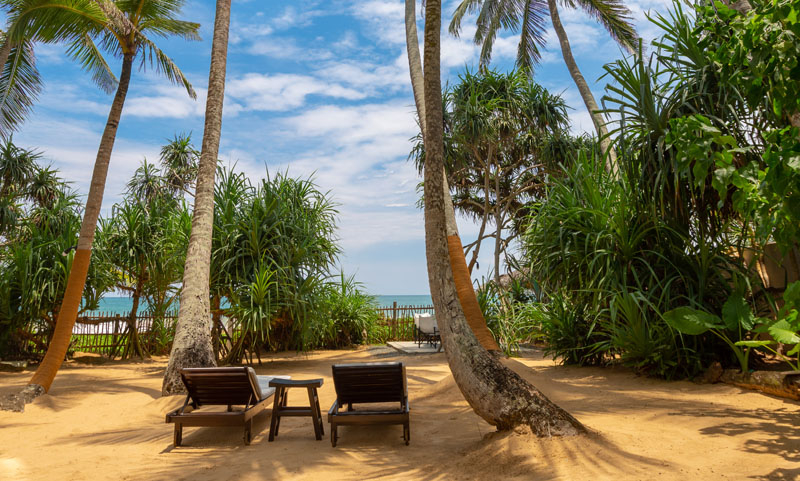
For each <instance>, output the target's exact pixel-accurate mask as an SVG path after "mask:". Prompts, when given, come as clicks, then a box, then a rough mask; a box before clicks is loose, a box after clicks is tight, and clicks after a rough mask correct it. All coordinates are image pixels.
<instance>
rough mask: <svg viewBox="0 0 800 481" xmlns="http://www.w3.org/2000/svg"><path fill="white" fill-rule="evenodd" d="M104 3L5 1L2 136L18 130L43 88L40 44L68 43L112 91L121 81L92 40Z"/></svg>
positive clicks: (0, 52) (0, 58) (0, 57)
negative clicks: (37, 50)
mask: <svg viewBox="0 0 800 481" xmlns="http://www.w3.org/2000/svg"><path fill="white" fill-rule="evenodd" d="M101 1H102V0H0V8H2V9H3V10H4V11H5V13H6V20H7V25H6V29H5V31H2V30H0V34H1V35H0V38H1V39H2V43H0V66H2V67H0V136H8V135H10V133H11V132H12V131H14V130H16V129H17V128H18V127H19V126H20V125H21V124H22V122H23V121H24V120H25V118H26V117H27V115H28V114H29V113H30V110H31V108H32V107H33V104H34V103H35V101H36V99H37V97H38V95H39V92H40V91H41V87H42V80H41V77H40V75H39V70H38V69H37V68H36V57H35V52H34V45H35V43H36V42H45V43H66V44H67V45H68V52H69V54H70V55H71V56H72V57H73V58H75V59H76V60H78V61H79V62H80V63H81V64H82V66H83V67H84V68H85V69H87V70H89V71H91V73H92V77H93V78H94V80H95V82H96V83H97V84H98V86H99V87H100V88H102V89H103V90H104V91H105V92H107V93H111V92H113V91H114V89H115V88H116V87H117V79H116V77H115V76H114V74H113V73H112V72H111V70H110V69H109V68H108V65H106V64H105V62H103V61H101V59H102V57H100V56H99V55H96V46H95V45H94V43H93V42H92V40H91V37H90V36H89V35H90V34H91V33H92V32H97V31H98V29H102V28H103V25H104V23H105V15H104V14H103V9H102V8H101V5H100V2H101Z"/></svg>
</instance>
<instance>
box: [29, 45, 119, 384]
mask: <svg viewBox="0 0 800 481" xmlns="http://www.w3.org/2000/svg"><path fill="white" fill-rule="evenodd" d="M132 70H133V55H132V54H125V55H124V56H123V58H122V72H121V74H120V77H119V85H118V86H117V93H116V94H115V95H114V101H113V102H112V103H111V111H110V112H109V113H108V120H107V121H106V127H105V129H104V130H103V136H102V138H101V139H100V148H99V149H98V150H97V158H96V159H95V162H94V171H93V172H92V183H91V185H90V186H89V196H88V197H87V198H86V209H85V211H84V213H83V221H82V223H81V230H80V236H79V237H78V248H77V250H76V251H75V257H74V258H73V260H72V268H71V269H70V271H69V277H68V278H67V288H66V291H65V292H64V300H63V302H62V304H61V309H59V312H58V321H57V322H56V329H55V332H54V333H53V339H52V340H51V341H50V345H49V346H48V348H47V353H45V356H44V359H43V360H42V363H41V364H39V368H38V369H37V370H36V373H34V375H33V377H32V378H31V380H30V382H29V383H28V387H27V388H26V391H27V393H29V394H35V395H40V394H44V393H45V392H47V391H49V390H50V385H51V384H52V383H53V379H55V377H56V373H57V372H58V369H59V368H60V367H61V363H62V362H63V361H64V356H66V354H67V348H68V347H69V341H70V338H71V337H72V328H73V326H74V325H75V320H76V319H77V317H78V310H79V309H80V305H81V299H82V298H83V288H84V286H85V285H86V274H87V273H88V272H89V262H90V260H91V257H92V243H93V242H94V233H95V230H96V228H97V218H98V217H99V216H100V208H101V207H102V205H103V191H104V190H105V186H106V176H107V174H108V164H109V162H110V161H111V151H112V150H113V149H114V140H115V139H116V137H117V127H118V126H119V119H120V117H121V116H122V107H123V105H124V104H125V97H126V96H127V95H128V85H129V84H130V81H131V72H132ZM34 397H35V396H34Z"/></svg>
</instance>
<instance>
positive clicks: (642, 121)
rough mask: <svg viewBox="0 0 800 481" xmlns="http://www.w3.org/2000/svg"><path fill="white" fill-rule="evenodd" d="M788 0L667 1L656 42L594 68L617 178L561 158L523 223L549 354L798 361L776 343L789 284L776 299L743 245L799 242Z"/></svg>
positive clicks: (691, 368) (684, 371) (570, 358)
mask: <svg viewBox="0 0 800 481" xmlns="http://www.w3.org/2000/svg"><path fill="white" fill-rule="evenodd" d="M798 5H799V4H798V2H797V1H792V0H786V1H782V2H780V1H779V2H765V3H760V2H753V6H754V9H753V10H752V11H750V12H748V13H746V14H742V13H739V12H737V11H734V10H732V9H730V8H728V7H726V6H725V5H723V4H721V3H719V2H716V3H715V4H714V6H708V7H705V6H700V7H697V8H696V9H694V10H693V11H690V12H687V11H685V10H684V7H683V6H682V5H681V4H679V3H675V5H674V7H673V9H672V11H671V12H670V13H669V14H667V15H656V16H654V17H653V18H652V21H653V22H654V23H655V24H656V25H657V26H659V27H660V28H661V29H662V30H663V32H664V33H663V36H662V38H661V40H660V41H658V42H656V46H657V49H656V50H655V51H653V52H652V53H651V54H650V55H649V56H646V55H643V53H642V50H640V53H639V55H636V56H633V57H630V58H625V59H622V60H620V61H618V62H615V63H613V64H609V65H607V66H606V71H607V78H608V79H609V80H611V84H610V85H609V86H608V90H607V94H606V96H605V97H604V98H603V102H604V104H605V105H606V111H607V113H612V114H615V115H616V117H617V118H619V122H618V123H617V125H616V128H615V130H614V131H613V133H614V134H615V135H616V138H615V143H616V149H617V152H618V154H619V160H620V164H619V165H620V167H621V176H620V178H617V177H616V176H609V175H607V174H606V173H605V172H604V170H603V169H602V168H599V167H598V165H599V164H600V163H601V162H600V160H599V159H598V158H597V157H596V156H594V155H590V154H587V155H583V156H581V158H580V160H579V161H578V162H576V163H575V164H574V165H572V166H565V174H566V175H565V176H562V177H554V178H553V182H552V184H551V185H549V186H548V193H547V196H546V199H545V201H544V202H542V204H541V208H540V209H539V210H538V211H537V212H536V214H535V216H534V217H533V219H532V224H531V227H530V229H529V231H528V233H527V234H526V237H525V247H526V252H527V259H528V262H529V265H530V267H531V272H532V274H533V275H534V276H535V278H536V279H537V280H538V281H539V283H540V285H541V286H542V288H543V298H542V300H543V301H544V302H543V304H542V309H541V310H542V312H543V316H542V317H541V321H540V327H539V330H540V332H541V336H542V338H543V340H544V341H545V342H546V343H547V345H548V348H549V349H550V351H551V352H552V353H553V354H554V355H555V356H556V357H558V358H560V359H562V360H563V361H565V362H575V363H604V362H613V361H617V360H618V361H621V362H623V363H625V364H627V365H630V366H632V367H635V368H637V369H639V370H641V371H643V372H648V373H653V374H658V375H662V376H674V375H691V374H694V373H696V372H698V371H699V370H700V369H702V368H703V367H704V366H707V365H708V364H709V363H710V362H711V361H712V360H720V361H722V362H723V364H729V365H730V364H732V365H735V366H738V367H739V368H741V369H742V370H747V369H749V367H751V366H752V365H753V363H754V362H756V363H757V362H758V361H759V359H761V358H763V357H764V355H765V351H767V352H768V351H770V350H771V351H772V353H773V354H775V355H778V357H779V358H780V359H784V360H787V361H789V363H790V365H791V366H792V367H795V366H796V360H795V361H792V360H791V359H790V358H792V356H795V355H796V354H797V352H798V349H791V350H786V354H785V355H784V353H783V352H782V351H781V350H780V348H779V346H778V345H777V344H776V342H781V343H785V344H789V345H793V344H796V341H797V340H798V339H800V338H798V337H797V327H798V326H797V325H796V321H795V319H796V312H797V311H796V310H795V307H794V306H795V304H794V300H793V299H794V292H795V291H796V289H797V287H796V285H790V286H789V288H787V290H786V294H785V295H784V297H785V298H784V299H783V300H784V302H785V305H784V307H783V308H781V309H778V308H777V306H776V302H775V300H774V299H773V298H772V296H771V295H770V294H769V293H768V292H767V291H765V290H764V289H763V287H762V285H761V279H760V278H759V277H758V276H757V275H756V274H755V271H754V270H752V263H748V261H747V259H753V258H754V257H758V255H759V253H760V252H762V251H763V249H764V246H765V245H766V244H767V243H770V242H777V244H778V246H779V247H780V248H781V251H782V252H783V253H788V252H789V251H791V250H793V249H794V250H796V248H797V226H798V225H800V223H798V217H797V215H796V214H797V212H795V210H796V206H797V205H800V204H798V202H797V195H798V193H800V183H798V179H800V177H798V175H797V174H798V172H799V171H800V170H798V168H797V167H798V166H797V165H795V164H796V163H797V162H796V159H797V158H798V153H800V148H798V131H797V129H796V128H795V126H793V125H792V122H793V120H794V119H793V114H794V113H796V112H797V105H796V96H794V97H791V98H790V97H789V96H791V95H794V94H791V93H789V92H796V91H797V89H798V86H800V80H798V77H797V76H796V75H795V76H792V74H790V72H792V71H793V70H792V69H793V68H795V67H793V65H796V63H793V62H795V59H794V58H792V59H789V58H788V57H786V55H788V56H792V55H794V54H793V53H791V52H795V51H796V50H797V48H800V47H799V46H800V41H799V40H798V36H797V33H798V32H797V27H796V26H797V23H796V20H794V17H795V16H796V13H795V14H793V13H792V12H797V11H798V10H800V9H799V8H798ZM762 42H763V43H762ZM776 45H779V46H780V48H774V47H775V46H776ZM787 52H788V53H787ZM745 58H746V59H747V61H745ZM784 66H785V67H786V68H785V69H784ZM787 69H788V70H787ZM765 79H766V80H765ZM753 253H755V254H756V255H755V256H753V255H752V254H753ZM786 259H789V258H788V257H787V258H786ZM786 296H788V298H786ZM764 336H767V339H765V338H764ZM770 337H771V339H770ZM754 353H757V355H756V356H755V358H754V357H753V355H754Z"/></svg>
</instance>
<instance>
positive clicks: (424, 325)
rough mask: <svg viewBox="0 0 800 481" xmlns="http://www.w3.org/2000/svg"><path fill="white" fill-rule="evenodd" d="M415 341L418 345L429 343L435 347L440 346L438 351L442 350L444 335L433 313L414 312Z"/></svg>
mask: <svg viewBox="0 0 800 481" xmlns="http://www.w3.org/2000/svg"><path fill="white" fill-rule="evenodd" d="M414 342H416V343H417V347H420V346H422V344H423V343H428V344H429V345H431V346H434V347H437V346H438V349H437V352H439V351H441V350H442V336H441V332H439V327H438V326H437V324H436V318H435V317H434V316H433V314H430V313H422V314H414Z"/></svg>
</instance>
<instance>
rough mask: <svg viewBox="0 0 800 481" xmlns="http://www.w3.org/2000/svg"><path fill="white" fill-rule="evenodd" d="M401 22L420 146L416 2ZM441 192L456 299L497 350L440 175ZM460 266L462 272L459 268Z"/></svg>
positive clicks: (421, 109)
mask: <svg viewBox="0 0 800 481" xmlns="http://www.w3.org/2000/svg"><path fill="white" fill-rule="evenodd" d="M405 20H406V49H407V52H408V70H409V72H410V74H411V87H412V90H413V92H414V103H415V104H416V106H417V116H418V117H419V125H420V130H421V131H422V142H423V144H424V143H425V135H426V133H425V122H426V119H425V99H424V97H423V95H424V91H425V85H424V83H425V82H424V78H423V77H424V75H423V72H422V59H421V58H420V55H419V38H418V37H417V16H416V0H406V9H405ZM442 172H444V167H443V168H442ZM442 190H443V193H444V199H445V209H446V215H447V232H448V234H447V235H448V237H447V242H448V247H449V249H450V262H451V264H452V267H453V271H454V272H456V273H458V275H456V278H455V282H456V290H457V291H458V295H459V300H460V302H461V305H462V307H463V308H464V309H465V310H466V311H467V312H468V313H469V315H467V322H468V323H469V326H470V328H471V329H472V332H473V333H474V334H475V336H476V337H477V338H478V340H479V341H480V343H481V345H482V346H483V347H484V348H485V349H487V350H490V351H499V350H500V346H498V345H497V341H495V339H494V337H493V336H492V333H491V332H490V331H489V328H488V327H487V326H486V320H485V319H484V317H483V313H482V312H481V310H480V306H479V305H478V299H477V298H476V297H475V290H474V289H473V287H472V276H471V272H472V267H471V266H470V267H467V263H466V258H465V257H464V246H463V244H462V243H461V237H459V235H458V225H457V224H456V213H455V210H454V209H453V199H452V198H451V197H450V188H449V186H448V185H447V176H446V175H444V174H443V175H442ZM487 198H488V197H487ZM484 226H485V223H484ZM482 236H483V226H482V227H481V231H480V234H479V236H478V246H476V252H477V250H478V249H479V248H480V239H481V238H482ZM462 264H463V267H464V269H462ZM464 306H469V307H464Z"/></svg>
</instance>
